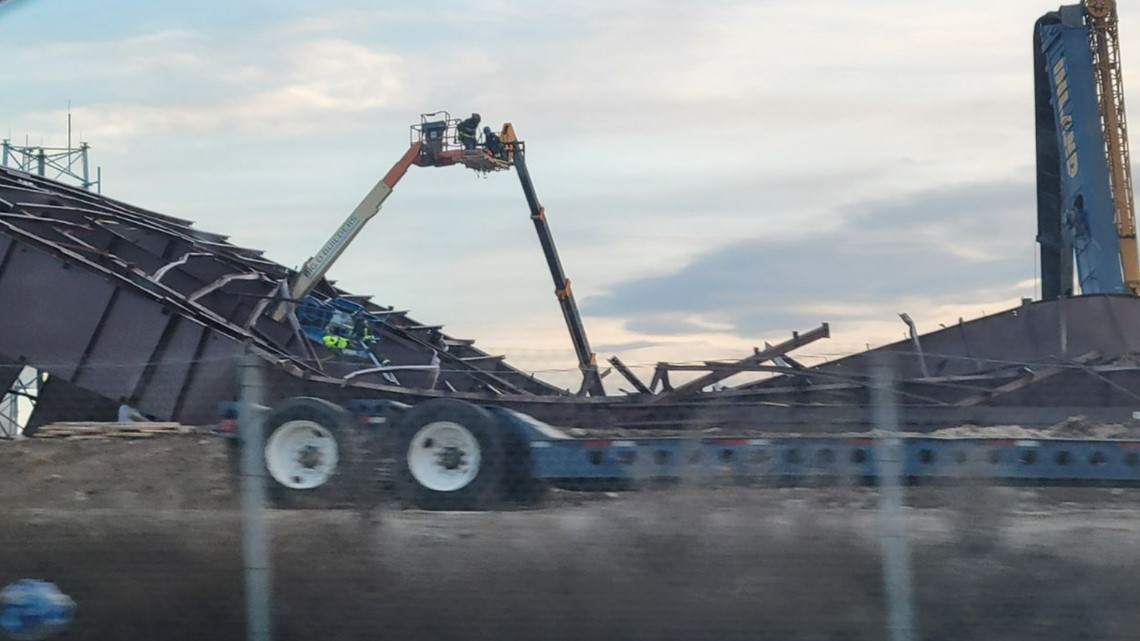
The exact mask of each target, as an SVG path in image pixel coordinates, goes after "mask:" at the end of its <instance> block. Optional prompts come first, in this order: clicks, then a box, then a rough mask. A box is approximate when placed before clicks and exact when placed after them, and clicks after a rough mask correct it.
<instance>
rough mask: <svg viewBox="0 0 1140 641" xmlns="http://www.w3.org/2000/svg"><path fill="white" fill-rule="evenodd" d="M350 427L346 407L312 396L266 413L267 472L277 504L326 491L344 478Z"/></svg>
mask: <svg viewBox="0 0 1140 641" xmlns="http://www.w3.org/2000/svg"><path fill="white" fill-rule="evenodd" d="M350 424H351V417H350V416H349V414H348V412H347V411H345V410H344V408H342V407H340V406H339V405H336V404H334V403H330V402H328V401H325V400H322V399H319V398H311V397H296V398H290V399H286V400H285V401H283V402H281V403H280V404H278V405H277V406H276V407H274V408H273V409H272V410H271V411H270V412H269V413H268V414H267V415H266V417H265V431H266V434H267V435H268V438H267V439H266V441H265V468H266V471H267V472H268V473H269V476H270V478H271V479H272V480H273V481H274V484H273V485H271V486H270V487H271V490H272V491H271V496H272V497H273V498H274V499H275V501H277V502H282V501H283V500H284V499H285V498H286V497H287V496H289V495H291V494H294V493H296V492H303V491H311V490H315V489H317V488H326V487H328V486H330V485H332V484H333V481H334V479H335V478H336V477H338V476H342V474H340V473H341V472H342V471H343V470H341V469H340V468H341V467H343V466H342V460H344V459H345V458H346V457H345V453H346V452H344V451H343V450H344V449H346V448H344V447H343V446H344V442H343V441H344V438H345V436H346V435H347V432H348V428H349V426H350Z"/></svg>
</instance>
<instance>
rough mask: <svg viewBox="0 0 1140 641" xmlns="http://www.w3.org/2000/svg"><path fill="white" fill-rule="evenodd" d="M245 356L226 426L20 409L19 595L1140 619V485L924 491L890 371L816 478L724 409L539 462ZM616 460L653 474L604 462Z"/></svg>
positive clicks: (982, 626)
mask: <svg viewBox="0 0 1140 641" xmlns="http://www.w3.org/2000/svg"><path fill="white" fill-rule="evenodd" d="M230 365H231V369H232V370H233V371H234V372H237V373H238V374H239V376H237V377H236V381H237V386H236V387H235V390H234V396H233V399H231V400H233V401H235V402H234V403H233V404H232V405H228V406H222V407H219V418H218V421H217V422H216V423H213V424H208V425H182V424H176V423H169V422H162V421H156V420H153V418H152V417H148V416H147V408H146V407H141V408H135V407H131V406H130V404H129V403H128V402H127V401H128V400H129V399H123V400H122V401H123V402H118V403H114V402H107V400H106V399H102V400H100V401H99V403H100V404H99V406H98V407H94V406H93V405H91V404H90V403H86V402H82V401H76V403H77V406H76V407H75V408H74V410H75V411H74V415H75V416H81V417H83V420H82V421H67V420H62V419H61V418H60V416H61V413H60V412H59V411H58V408H57V410H53V412H52V413H51V416H52V417H53V421H52V422H51V423H48V424H39V425H36V424H34V423H35V421H34V420H33V419H34V409H35V404H36V401H37V398H36V390H37V385H38V384H39V383H40V382H42V381H43V380H44V378H43V377H42V375H40V374H38V373H36V372H34V371H28V372H26V373H22V375H21V376H22V377H21V378H20V380H21V381H22V384H21V385H19V386H16V385H14V386H13V388H12V390H11V391H10V392H9V393H8V394H7V395H6V396H5V397H4V398H3V399H0V400H2V402H3V403H7V404H9V405H5V406H4V407H7V408H9V410H8V411H7V413H5V414H4V419H5V420H6V421H8V422H7V423H5V424H6V425H11V426H14V427H13V428H9V429H7V430H6V431H5V432H4V433H3V438H0V470H3V474H4V478H3V480H4V491H3V492H0V502H2V507H3V513H4V518H3V519H0V542H2V545H0V584H3V585H8V584H11V583H13V582H16V581H18V580H20V579H29V578H31V579H41V580H45V581H50V582H52V583H54V584H55V585H57V586H58V587H59V589H60V590H61V591H62V592H64V593H65V594H66V595H68V596H69V597H70V598H71V599H73V600H74V602H75V604H76V610H75V612H74V614H73V616H72V618H71V621H70V623H69V625H68V626H67V628H66V630H64V631H63V632H62V633H61V634H60V635H59V638H67V639H100V640H105V639H128V640H129V639H194V640H195V641H198V640H200V639H203V638H209V639H250V640H256V641H267V640H269V639H316V638H320V639H329V640H338V639H345V640H349V639H376V638H379V639H391V640H400V639H409V640H411V639H415V640H421V639H442V638H465V639H514V638H532V639H551V640H561V639H567V640H570V639H574V640H579V639H637V638H646V639H716V640H718V641H727V640H734V639H741V640H755V639H805V640H814V639H820V640H824V639H828V640H829V639H837V640H850V641H862V640H868V641H869V640H876V641H877V640H880V639H891V640H892V641H918V640H932V641H933V640H941V639H945V640H952V639H966V638H968V639H972V640H977V641H984V640H990V639H993V640H995V641H996V640H1003V641H1005V640H1020V639H1033V640H1034V641H1052V640H1057V641H1060V640H1062V639H1063V640H1066V641H1067V640H1070V639H1121V640H1123V639H1131V638H1132V637H1133V636H1134V632H1133V630H1135V629H1136V628H1137V626H1138V624H1140V614H1138V613H1137V610H1136V609H1135V608H1134V607H1132V602H1133V601H1134V588H1135V587H1136V586H1137V583H1138V582H1140V579H1137V578H1136V577H1137V575H1138V572H1137V571H1138V570H1140V536H1137V534H1136V532H1137V529H1136V523H1137V517H1138V516H1140V504H1138V502H1137V497H1136V494H1135V489H1133V488H1129V487H1124V486H1122V484H1119V483H1113V484H1110V485H1111V486H1110V487H1073V486H1071V484H1065V485H1058V486H1056V487H1048V486H1041V484H1023V485H1020V486H1019V485H1010V484H1001V485H999V484H994V483H991V482H989V481H987V480H985V479H984V478H982V477H980V476H977V475H969V474H963V475H962V476H960V477H954V478H944V479H941V481H940V482H939V483H924V482H919V481H921V479H914V478H908V469H909V468H908V467H907V465H906V464H904V463H905V462H904V461H903V457H904V456H906V452H905V450H904V449H903V448H902V446H901V442H899V441H897V440H894V439H893V438H892V434H891V432H892V431H893V430H895V429H897V427H898V426H897V424H896V421H897V418H896V416H897V415H896V414H895V412H894V398H895V394H894V393H893V380H892V379H893V376H892V374H891V364H890V363H889V362H882V363H879V365H878V368H877V369H876V370H875V372H876V378H875V379H874V386H873V387H874V392H875V397H874V403H875V409H876V412H877V414H876V423H877V425H878V426H879V428H880V430H881V431H880V432H878V433H876V434H875V435H874V436H875V438H874V439H870V438H867V439H864V441H863V443H864V445H865V448H862V449H853V450H851V451H849V452H848V451H842V452H841V451H838V450H837V451H834V452H831V453H829V454H827V455H824V454H823V452H824V451H825V448H819V447H817V448H814V449H812V448H811V447H808V446H804V447H803V448H802V449H801V450H798V451H796V454H795V457H799V458H800V459H802V461H803V462H804V463H805V464H806V463H811V462H818V463H820V464H823V463H829V464H830V463H831V462H834V461H841V462H842V461H846V462H847V463H846V464H844V465H836V466H833V467H831V468H829V469H832V470H833V471H834V470H838V472H836V473H830V474H826V475H813V476H804V477H796V478H792V477H788V476H781V475H779V474H777V473H775V471H776V470H778V469H779V465H781V464H784V463H787V462H788V460H787V459H789V458H790V457H792V454H791V452H792V451H793V450H790V449H783V450H777V449H774V446H772V447H770V446H769V445H770V443H774V441H771V442H770V441H768V440H765V439H764V438H762V437H760V436H758V435H757V434H749V435H747V438H736V435H735V434H733V433H731V432H730V431H728V430H723V431H722V430H717V429H716V425H715V424H714V421H711V420H710V421H709V423H708V424H704V425H702V424H699V421H698V422H694V423H693V424H692V425H689V426H687V427H686V429H685V430H683V431H678V432H676V433H674V434H671V435H670V436H669V437H668V440H663V441H655V442H654V444H653V445H652V446H648V447H642V446H641V445H639V443H641V442H642V439H641V438H640V437H638V436H637V435H636V434H633V433H632V432H629V431H623V432H622V433H621V434H617V435H614V436H612V437H606V436H605V434H604V431H603V430H596V431H588V432H587V433H582V432H576V431H573V430H567V431H566V433H567V434H568V435H569V436H570V439H572V441H570V443H569V444H567V443H564V442H563V441H566V440H567V439H559V438H557V437H556V436H555V435H552V434H550V433H546V435H547V441H548V442H549V443H550V445H549V446H538V445H535V443H537V442H547V441H542V439H538V440H537V441H536V440H534V432H526V431H525V430H526V429H536V430H540V431H541V430H543V429H546V428H545V427H543V426H541V425H540V426H537V427H536V426H535V425H534V424H533V423H532V422H528V421H527V420H526V418H525V417H519V416H517V415H513V414H510V413H505V412H502V411H500V410H487V409H481V408H479V407H475V406H472V405H467V404H462V403H458V402H451V403H449V402H447V401H441V402H434V403H432V404H419V405H416V406H414V407H407V406H403V405H400V404H380V405H371V406H368V407H367V408H364V407H359V406H353V405H352V404H350V403H340V404H333V403H329V402H324V401H320V400H305V401H297V400H292V401H277V402H270V401H268V400H267V399H278V398H280V397H281V396H283V394H282V393H281V390H276V389H273V387H272V386H273V383H272V382H271V379H269V378H268V377H266V376H264V375H263V374H264V372H263V371H262V370H261V369H260V366H259V365H258V364H257V363H256V361H252V360H251V361H243V362H240V363H232V364H230ZM346 407H348V409H346ZM855 411H856V408H852V412H855ZM63 414H66V412H65V413H63ZM93 417H94V418H93ZM95 419H99V420H95ZM29 421H31V422H29ZM511 421H521V423H511ZM504 425H513V426H515V427H514V428H511V429H507V428H504V427H503V426H504ZM29 426H30V427H31V429H28V430H27V432H28V433H27V434H26V435H25V434H23V433H22V431H23V428H25V427H29ZM518 430H523V431H521V432H520V431H518ZM520 433H521V434H529V435H530V436H529V437H528V438H527V439H523V438H519V437H518V434H520ZM651 434H653V435H654V437H664V436H665V435H663V434H659V433H656V432H651ZM528 439H529V440H528ZM631 444H632V445H631ZM579 446H580V447H581V448H582V449H581V450H580V451H577V450H574V451H575V452H578V453H579V454H581V458H579V459H575V458H574V457H573V456H570V455H566V456H563V455H560V454H557V452H558V451H561V450H560V448H564V447H579ZM567 451H570V450H567ZM860 451H861V452H863V454H861V455H860V454H858V453H859V452H860ZM591 452H598V453H599V454H598V455H597V462H596V463H595V462H593V461H592V460H591V459H590V457H591V456H592V454H591ZM559 456H563V458H559ZM575 456H576V455H575ZM859 456H865V457H872V458H874V459H875V460H876V461H878V465H879V467H878V478H877V482H874V483H872V482H870V479H868V478H867V477H866V474H865V469H866V468H865V467H863V466H862V465H863V462H861V460H860V459H859ZM609 465H614V466H618V467H615V468H614V469H618V468H621V469H627V468H628V469H629V470H632V472H631V473H629V474H627V475H624V476H620V477H619V476H615V475H607V474H601V473H599V474H596V475H593V476H590V475H588V474H586V473H584V472H583V470H587V471H588V470H590V469H601V470H605V469H610V468H608V467H607V466H609ZM559 466H562V467H559ZM535 470H543V472H542V474H536V473H535ZM741 470H744V471H746V472H747V473H743V474H737V473H736V472H739V471H741ZM560 474H561V475H563V476H559V475H560ZM575 475H576V476H575ZM536 476H539V477H540V478H536Z"/></svg>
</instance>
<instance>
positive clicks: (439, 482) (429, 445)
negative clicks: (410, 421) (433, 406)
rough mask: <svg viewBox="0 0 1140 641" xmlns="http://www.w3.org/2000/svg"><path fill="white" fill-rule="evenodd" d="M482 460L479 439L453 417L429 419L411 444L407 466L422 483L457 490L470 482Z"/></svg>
mask: <svg viewBox="0 0 1140 641" xmlns="http://www.w3.org/2000/svg"><path fill="white" fill-rule="evenodd" d="M481 462H482V457H481V450H480V448H479V441H478V440H476V439H475V435H474V434H472V433H471V432H470V431H469V430H468V429H467V428H466V427H463V426H462V425H460V424H459V423H452V422H451V421H436V422H435V423H428V424H427V425H424V426H423V427H421V428H420V431H418V432H416V435H415V436H414V437H412V442H411V444H409V445H408V470H409V471H410V472H411V473H412V477H413V478H415V479H416V482H417V483H419V484H420V485H421V486H423V487H425V488H427V489H429V490H433V491H435V492H455V491H456V490H461V489H463V488H465V487H467V486H468V485H470V484H471V481H474V480H475V477H476V476H478V475H479V465H480V463H481Z"/></svg>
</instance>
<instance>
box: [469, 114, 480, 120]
mask: <svg viewBox="0 0 1140 641" xmlns="http://www.w3.org/2000/svg"><path fill="white" fill-rule="evenodd" d="M471 117H472V118H474V119H475V120H482V118H480V117H479V114H471Z"/></svg>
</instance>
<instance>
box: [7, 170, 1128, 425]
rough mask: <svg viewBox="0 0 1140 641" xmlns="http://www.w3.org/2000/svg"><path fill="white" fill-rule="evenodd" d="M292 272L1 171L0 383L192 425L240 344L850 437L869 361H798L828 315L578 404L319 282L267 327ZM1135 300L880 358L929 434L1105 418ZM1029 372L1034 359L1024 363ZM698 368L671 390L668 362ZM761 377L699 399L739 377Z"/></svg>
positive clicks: (324, 360)
mask: <svg viewBox="0 0 1140 641" xmlns="http://www.w3.org/2000/svg"><path fill="white" fill-rule="evenodd" d="M294 276H295V274H294V273H293V272H292V270H290V269H288V268H286V267H284V266H282V265H279V264H277V263H275V262H272V261H270V260H268V259H266V258H265V257H264V256H263V254H262V252H260V251H258V250H255V249H248V248H244V247H239V246H236V245H233V244H231V243H228V242H227V239H226V237H225V236H223V235H220V234H215V233H210V232H206V231H203V230H199V229H195V228H194V227H193V226H192V224H191V222H190V221H187V220H182V219H178V218H173V217H170V216H165V215H162V214H158V213H155V212H151V211H147V210H144V209H141V208H138V207H135V206H132V205H128V204H126V203H123V202H119V201H116V200H113V199H111V198H107V197H104V196H100V195H97V194H93V193H91V192H88V191H85V190H82V189H79V188H75V187H70V186H67V185H65V184H62V183H59V182H55V181H52V180H47V179H45V178H41V177H38V176H33V175H30V174H26V173H23V172H19V171H15V170H12V169H6V168H0V300H3V301H4V303H3V305H0V385H2V386H3V388H4V389H8V388H9V387H10V386H11V385H12V384H13V383H14V382H15V381H16V380H17V378H18V377H19V375H20V372H21V371H22V370H23V368H24V367H25V366H29V367H33V368H35V369H37V370H39V371H41V372H46V373H47V374H48V378H47V380H46V382H45V383H44V384H43V385H42V386H41V388H40V391H39V398H38V402H37V405H36V409H35V412H34V413H33V415H32V418H31V420H30V425H32V426H35V425H42V424H45V423H48V422H52V421H58V420H103V419H106V418H108V417H109V416H113V415H114V408H115V407H116V406H117V404H118V402H119V399H121V398H134V399H136V404H137V405H138V406H139V407H140V408H141V409H142V410H143V411H145V412H146V413H148V414H151V415H153V416H154V417H156V418H158V419H160V420H178V421H182V422H185V423H192V424H207V423H212V422H214V421H215V420H216V417H217V411H218V408H219V406H220V405H221V404H223V403H225V402H226V401H228V400H232V398H233V397H234V394H235V392H236V388H237V385H236V369H237V368H236V366H237V364H238V361H239V357H240V356H241V355H242V354H244V353H247V352H249V353H253V354H256V355H257V356H259V357H260V358H261V359H262V360H263V361H264V363H265V372H266V375H267V376H268V377H269V378H270V380H269V385H268V386H267V387H268V390H269V391H270V395H269V398H267V399H266V400H267V401H269V402H274V401H276V400H279V399H281V398H285V397H289V396H297V395H312V396H321V397H324V398H328V399H329V400H333V401H345V400H348V399H367V398H377V399H381V398H382V399H391V400H396V401H401V402H406V403H415V402H417V401H419V400H422V399H425V398H432V397H440V396H452V397H458V398H466V399H471V400H478V401H479V402H481V403H485V404H487V403H490V404H500V405H503V406H505V407H510V408H514V409H517V410H519V411H522V412H525V413H527V414H529V415H531V416H534V417H536V418H538V419H540V420H544V421H547V422H550V423H554V424H561V425H566V426H583V427H594V428H623V429H645V428H655V429H670V428H676V427H679V426H692V425H694V424H695V425H701V426H709V425H717V426H727V427H734V428H738V427H755V428H760V429H773V430H780V431H793V430H794V431H801V432H802V431H829V430H832V429H835V428H840V429H865V428H866V427H868V426H869V424H870V418H869V410H867V407H868V405H869V398H868V384H867V381H868V380H869V379H868V377H867V376H866V373H867V362H868V359H867V356H868V354H869V353H864V354H858V355H854V356H850V357H847V358H844V359H839V360H836V361H832V362H830V363H824V364H822V365H819V366H816V367H804V366H803V365H800V364H799V363H797V362H795V360H794V359H792V358H791V357H790V356H788V354H789V352H791V351H793V350H795V349H796V348H799V347H801V346H803V345H806V344H809V343H811V342H813V341H815V340H818V339H821V338H825V337H827V336H828V335H829V330H828V327H827V325H826V324H824V325H821V326H820V327H818V328H816V329H813V330H810V331H807V332H804V333H802V334H795V335H794V336H793V337H792V338H791V339H790V340H788V341H785V342H783V343H780V344H778V345H776V346H773V347H770V348H767V349H764V350H757V351H756V353H754V354H753V355H751V356H749V357H748V358H744V359H742V360H740V361H736V362H732V363H725V362H708V363H704V364H699V365H695V366H694V365H691V364H689V365H684V366H681V365H677V366H671V365H669V364H668V363H661V364H660V365H659V367H658V375H657V376H655V377H654V380H653V382H652V383H650V384H649V385H646V384H644V383H642V382H640V381H636V377H633V376H632V374H631V373H630V372H629V370H628V369H627V368H625V367H624V366H622V365H621V364H620V361H615V362H614V366H615V368H616V369H617V371H618V372H619V373H621V374H622V375H623V376H626V377H627V378H630V379H631V380H630V383H631V384H632V385H633V387H635V388H636V391H634V392H631V393H628V394H627V395H624V396H607V397H590V398H586V397H581V396H575V395H572V394H570V393H569V392H568V391H567V390H563V389H561V388H559V387H557V386H555V385H552V384H549V383H547V382H544V381H542V380H539V379H538V378H536V377H534V376H533V375H531V374H528V373H526V372H523V371H520V370H518V369H516V368H514V367H512V366H511V365H509V364H508V363H507V362H506V361H505V360H504V358H503V357H502V356H497V355H492V354H488V353H486V352H483V351H481V350H479V349H477V348H476V347H475V346H474V344H473V343H474V341H472V340H468V339H459V338H455V337H451V336H448V335H446V334H444V333H443V332H442V331H440V330H441V327H440V326H430V325H423V324H421V323H418V322H417V321H415V320H414V319H413V318H412V317H410V316H409V315H408V314H407V312H406V311H403V310H397V309H395V308H393V307H385V306H381V305H377V304H374V303H372V302H371V301H370V300H369V299H368V297H364V296H356V295H353V294H351V293H348V292H345V291H342V290H339V289H337V288H336V287H334V286H333V285H332V284H331V283H329V282H328V281H324V280H322V281H321V283H320V284H319V286H318V287H317V288H316V289H315V290H314V292H313V294H312V300H310V301H306V302H305V303H304V304H299V305H298V306H297V310H298V311H297V313H296V314H290V315H289V316H288V317H287V318H285V319H284V320H282V321H276V320H274V318H273V314H272V313H271V311H272V303H273V302H274V301H279V300H281V299H283V298H285V297H286V295H287V289H286V288H287V285H286V284H287V283H288V282H289V281H290V279H292V278H293V277H294ZM336 301H341V302H344V301H349V302H350V303H352V304H355V305H358V306H359V307H361V308H363V309H364V310H366V311H367V313H368V314H370V315H371V316H372V317H373V318H380V319H382V321H383V323H382V328H381V331H380V334H381V337H380V338H381V341H382V345H383V352H384V355H385V356H386V357H387V358H388V359H390V361H391V362H390V363H385V364H384V366H381V367H377V366H376V365H375V364H374V363H369V362H364V361H361V360H360V359H359V358H349V357H347V356H345V355H344V354H341V353H339V352H337V351H334V350H330V349H328V348H326V347H325V346H324V345H322V344H321V343H320V342H319V341H318V340H314V339H313V335H312V333H311V332H307V331H306V327H305V322H306V321H305V317H306V314H310V315H312V314H315V315H316V316H317V317H320V316H321V314H327V313H328V312H329V310H330V308H331V306H333V305H334V303H335V302H336ZM1137 328H1140V299H1138V298H1137V297H1132V296H1083V297H1076V298H1066V299H1059V300H1053V301H1044V302H1037V303H1031V304H1030V303H1027V304H1025V305H1022V306H1019V307H1017V308H1015V309H1012V310H1007V311H1005V312H1002V313H1000V314H996V315H993V316H989V317H986V318H983V319H980V320H977V321H973V322H969V323H960V324H958V325H955V326H953V327H950V328H946V329H943V330H941V331H939V332H935V333H933V334H931V335H928V336H923V337H916V338H915V339H914V340H913V341H902V342H900V343H897V344H894V345H889V346H886V347H884V348H882V349H883V350H888V351H893V352H895V355H896V358H897V361H898V364H899V372H900V376H901V379H902V380H900V383H899V389H900V394H901V400H902V402H903V403H904V405H903V407H902V415H903V420H904V421H905V422H907V423H909V424H910V425H911V426H915V427H919V428H926V427H935V426H941V425H946V424H955V423H961V422H965V421H972V422H975V423H979V424H985V423H987V422H991V423H992V422H998V423H1000V422H1010V419H1011V418H1013V417H1014V416H1017V417H1020V419H1021V422H1023V423H1034V422H1037V423H1042V422H1047V421H1053V420H1056V419H1057V417H1061V418H1063V417H1064V416H1067V415H1069V414H1071V413H1073V412H1074V408H1080V410H1081V413H1084V414H1086V415H1090V416H1094V417H1100V418H1104V419H1106V420H1107V419H1113V420H1117V419H1119V418H1120V417H1123V416H1126V414H1127V413H1128V412H1130V411H1131V408H1133V407H1135V406H1136V405H1137V404H1138V403H1140V396H1138V395H1137V393H1136V392H1137V391H1138V390H1140V370H1138V369H1137V368H1136V367H1135V364H1134V363H1135V361H1134V360H1130V359H1129V355H1130V354H1133V353H1136V352H1140V329H1137ZM1027 363H1028V364H1031V365H1027ZM684 369H698V370H702V371H703V372H705V374H704V375H702V376H700V377H699V378H697V379H696V380H695V381H693V382H689V383H686V384H681V385H677V386H673V385H671V384H670V383H669V379H668V374H669V372H670V371H675V370H684ZM742 372H752V373H760V374H761V375H762V376H764V378H762V380H758V381H756V380H753V381H751V382H748V383H745V384H742V385H737V386H734V387H731V388H726V389H723V390H720V391H716V392H710V391H708V388H709V386H710V385H712V384H714V383H719V382H720V381H723V380H725V379H727V378H728V377H730V376H733V375H736V374H739V373H742Z"/></svg>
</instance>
